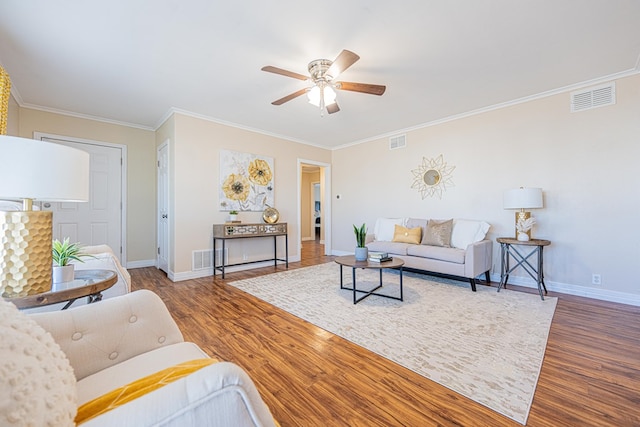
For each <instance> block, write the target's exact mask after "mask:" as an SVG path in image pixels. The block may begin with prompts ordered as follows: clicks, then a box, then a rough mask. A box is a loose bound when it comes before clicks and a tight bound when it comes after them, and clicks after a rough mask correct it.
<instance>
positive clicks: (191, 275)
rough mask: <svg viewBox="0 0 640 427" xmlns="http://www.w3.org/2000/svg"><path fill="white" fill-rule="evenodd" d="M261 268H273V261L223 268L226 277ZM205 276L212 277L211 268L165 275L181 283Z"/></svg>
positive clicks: (280, 263)
mask: <svg viewBox="0 0 640 427" xmlns="http://www.w3.org/2000/svg"><path fill="white" fill-rule="evenodd" d="M298 261H300V256H291V257H289V262H298ZM278 265H284V263H283V262H282V261H278ZM263 267H273V261H262V262H256V263H255V264H242V265H233V266H229V267H225V269H224V272H225V275H226V274H228V273H234V272H236V271H244V270H251V269H254V268H263ZM218 275H222V273H221V272H220V271H219V270H218V271H217V272H216V276H218ZM207 276H213V267H212V268H205V269H202V270H198V271H184V272H180V273H173V272H172V273H170V274H167V277H168V278H169V279H170V280H171V281H172V282H181V281H183V280H190V279H199V278H202V277H207ZM225 279H226V277H225Z"/></svg>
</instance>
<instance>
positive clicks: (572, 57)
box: [0, 0, 640, 147]
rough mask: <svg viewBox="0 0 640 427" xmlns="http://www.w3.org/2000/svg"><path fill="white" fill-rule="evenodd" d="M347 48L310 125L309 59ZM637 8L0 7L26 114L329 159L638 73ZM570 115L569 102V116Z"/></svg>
mask: <svg viewBox="0 0 640 427" xmlns="http://www.w3.org/2000/svg"><path fill="white" fill-rule="evenodd" d="M342 49H349V50H351V51H354V52H355V53H357V54H358V55H360V57H361V59H360V60H359V61H358V62H357V63H355V64H354V65H353V66H352V67H351V68H349V69H348V70H347V71H346V72H344V73H343V74H342V75H341V76H340V80H346V81H354V82H364V83H374V84H384V85H386V86H387V91H386V93H385V94H384V95H383V96H382V97H378V96H373V95H366V94H360V93H354V92H345V91H340V92H338V102H339V105H340V108H341V111H340V112H338V113H336V114H332V115H325V116H324V117H321V116H320V112H319V110H318V109H317V108H316V107H313V106H311V105H310V104H308V103H307V102H306V99H305V97H304V96H302V97H299V98H296V99H294V100H293V101H290V102H288V103H286V104H284V105H282V106H273V105H271V101H274V100H276V99H278V98H281V97H283V96H285V95H287V94H289V93H291V92H294V91H296V90H298V89H301V88H303V87H305V82H303V81H301V80H296V79H292V78H287V77H283V76H279V75H276V74H271V73H266V72H263V71H260V68H261V67H263V66H265V65H273V66H276V67H280V68H284V69H287V70H291V71H295V72H297V73H301V74H307V63H308V62H309V61H311V60H313V59H318V58H327V59H334V58H335V57H336V56H337V55H338V54H339V53H340V51H341V50H342ZM639 56H640V1H638V0H516V1H514V0H457V1H447V0H439V1H433V0H415V1H408V0H398V1H395V2H391V1H389V0H368V1H367V0H358V1H355V0H354V1H344V0H342V1H339V0H324V1H322V2H304V1H290V0H278V1H277V2H276V1H264V0H243V1H238V2H235V1H224V2H223V1H214V0H189V1H185V0H129V1H124V0H119V1H113V0H110V1H106V0H92V1H82V0H56V1H51V0H28V1H25V0H2V1H1V2H0V64H2V65H3V66H4V67H5V69H6V70H7V72H8V73H9V74H10V76H11V79H12V81H13V86H14V88H13V89H14V90H13V93H14V96H15V97H16V99H17V100H18V102H19V104H20V105H22V106H25V107H32V108H39V109H45V110H51V111H58V112H66V113H69V114H73V115H80V116H85V117H94V118H99V119H102V120H106V121H113V122H118V123H126V124H131V125H134V126H139V127H142V128H147V129H156V128H157V127H158V126H159V125H160V124H161V123H162V121H164V120H165V119H166V118H167V117H168V114H170V112H171V111H183V112H189V113H191V114H195V115H197V116H200V117H204V118H208V119H211V120H214V121H218V122H222V123H228V124H232V125H238V126H240V127H244V128H248V129H254V130H258V131H261V132H265V133H267V134H273V135H277V136H280V137H284V138H287V139H291V140H294V141H300V142H304V143H308V144H312V145H318V146H324V147H336V146H341V145H345V144H349V143H353V142H360V141H366V140H368V139H372V138H374V137H380V136H385V135H393V134H395V133H399V132H402V131H403V130H405V129H410V128H414V127H419V126H423V125H425V124H428V123H432V122H437V121H441V120H444V119H446V118H448V117H452V116H459V115H463V114H466V113H468V112H471V111H474V110H478V109H485V108H490V107H491V106H495V105H499V104H503V103H508V102H511V101H514V100H519V99H523V98H528V97H533V96H536V95H538V94H541V93H547V92H549V91H556V90H558V89H562V88H572V87H578V86H580V85H585V84H591V83H597V82H600V81H602V80H603V79H612V78H616V77H620V76H624V75H628V74H632V73H636V72H638V71H639V70H640V66H639V62H638V60H639ZM567 102H568V101H567ZM567 108H569V106H568V104H567Z"/></svg>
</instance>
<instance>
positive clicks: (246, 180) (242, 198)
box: [219, 150, 274, 212]
mask: <svg viewBox="0 0 640 427" xmlns="http://www.w3.org/2000/svg"><path fill="white" fill-rule="evenodd" d="M273 170H274V169H273V158H272V157H266V156H258V155H256V154H250V153H241V152H238V151H229V150H220V192H219V198H220V210H221V211H232V210H238V211H253V212H261V211H262V210H263V209H264V207H265V206H267V205H273V203H274V184H273Z"/></svg>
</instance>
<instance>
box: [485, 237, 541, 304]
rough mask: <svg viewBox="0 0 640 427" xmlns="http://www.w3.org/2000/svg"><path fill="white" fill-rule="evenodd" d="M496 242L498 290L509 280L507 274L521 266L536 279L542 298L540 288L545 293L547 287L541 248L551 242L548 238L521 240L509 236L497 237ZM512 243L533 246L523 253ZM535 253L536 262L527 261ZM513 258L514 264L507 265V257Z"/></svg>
mask: <svg viewBox="0 0 640 427" xmlns="http://www.w3.org/2000/svg"><path fill="white" fill-rule="evenodd" d="M496 240H497V241H498V243H500V255H501V256H500V258H501V267H500V286H498V292H500V289H501V288H502V287H503V286H504V287H505V288H506V287H507V280H509V274H510V273H511V272H512V271H513V270H515V269H516V268H517V267H519V266H522V268H523V269H524V271H526V272H527V273H528V274H529V276H531V277H532V278H533V280H535V281H536V283H537V285H538V292H539V293H540V298H542V300H544V296H543V295H542V290H543V289H544V293H545V294H546V293H547V287H546V286H545V284H544V271H543V269H542V249H543V248H544V247H545V246H549V245H550V244H551V242H550V241H549V240H543V239H531V240H526V241H521V240H517V239H513V238H510V237H498V238H497V239H496ZM514 245H520V246H529V247H533V249H532V250H531V251H530V252H529V253H528V254H525V253H523V252H521V251H519V250H518V249H517V248H515V247H514ZM534 254H537V255H538V256H537V263H536V264H535V265H534V264H532V263H531V262H529V258H530V257H531V256H533V255H534ZM510 257H511V258H513V259H514V261H516V264H515V265H514V266H513V267H510V266H509V258H510Z"/></svg>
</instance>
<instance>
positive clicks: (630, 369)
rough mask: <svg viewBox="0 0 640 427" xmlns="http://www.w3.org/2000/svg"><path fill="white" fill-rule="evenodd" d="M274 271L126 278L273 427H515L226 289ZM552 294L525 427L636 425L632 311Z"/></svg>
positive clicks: (311, 248)
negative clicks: (235, 375) (242, 379)
mask: <svg viewBox="0 0 640 427" xmlns="http://www.w3.org/2000/svg"><path fill="white" fill-rule="evenodd" d="M301 259H302V260H301V261H300V262H296V263H290V264H289V269H294V268H301V267H306V266H310V265H315V264H319V263H324V262H330V261H331V260H332V258H331V257H327V256H324V255H322V247H321V245H319V244H314V242H304V245H303V250H302V256H301ZM284 269H285V268H284V266H278V267H277V268H276V267H267V268H260V269H254V270H248V271H243V272H236V273H228V274H227V276H226V278H225V280H222V279H221V278H220V276H219V275H218V276H216V278H215V280H214V279H213V277H211V276H210V277H206V278H202V279H194V280H187V281H182V282H176V283H173V282H171V281H170V280H169V279H167V277H166V275H165V274H164V273H163V272H162V271H159V270H156V269H155V268H152V267H149V268H139V269H131V270H130V272H131V276H132V282H133V289H134V290H136V289H143V288H145V289H151V290H153V291H155V292H156V293H158V294H159V295H160V296H161V298H162V299H163V300H164V301H165V303H166V304H167V306H168V307H169V310H170V311H171V313H172V315H173V316H174V318H175V319H176V322H177V323H178V325H179V326H180V328H181V330H182V332H183V334H184V336H185V339H186V340H189V341H193V342H195V343H197V344H198V345H200V346H201V347H202V348H203V349H204V350H205V351H206V352H207V353H209V354H210V355H212V356H215V357H217V358H220V359H225V360H229V361H232V362H235V363H237V364H238V365H240V366H242V367H243V368H244V369H246V370H247V371H248V372H249V374H250V376H251V377H252V379H253V380H254V382H255V383H256V385H257V387H258V389H259V390H260V393H261V394H262V396H263V399H264V400H265V402H266V403H267V405H268V406H269V408H270V409H271V411H272V413H273V415H274V417H275V418H276V419H277V420H278V421H279V422H280V424H281V425H282V426H283V427H287V426H347V425H348V426H519V425H520V424H519V423H516V422H514V421H512V420H510V419H508V418H506V417H504V416H502V415H500V414H498V413H496V412H493V411H492V410H490V409H488V408H486V407H484V406H482V405H480V404H477V403H475V402H473V401H471V400H469V399H467V398H465V397H463V396H461V395H459V394H457V393H455V392H453V391H451V390H449V389H447V388H445V387H443V386H440V385H439V384H437V383H434V382H432V381H429V380H427V379H425V378H424V377H422V376H420V375H418V374H415V373H413V372H412V371H410V370H408V369H405V368H403V367H401V366H398V365H397V364H395V363H393V362H390V361H389V360H387V359H384V358H382V357H380V356H378V355H376V354H374V353H372V352H370V351H367V350H365V349H363V348H361V347H359V346H357V345H355V344H352V343H351V342H349V341H346V340H344V339H342V338H340V337H338V336H335V335H333V334H331V333H328V332H326V331H324V330H322V329H320V328H318V327H316V326H314V325H312V324H310V323H307V322H305V321H302V320H300V319H299V318H297V317H295V316H293V315H290V314H289V313H286V312H284V311H282V310H280V309H278V308H276V307H273V306H271V305H269V304H267V303H265V302H263V301H261V300H259V299H257V298H254V297H252V296H251V295H248V294H246V293H244V292H242V291H240V290H238V289H236V288H234V287H232V286H227V285H226V283H228V282H232V281H235V280H241V279H245V278H249V277H255V276H259V275H264V274H270V273H273V272H274V271H283V270H284ZM493 286H496V284H493ZM510 288H514V287H513V286H510ZM516 289H519V290H521V291H523V292H532V293H536V292H537V290H533V289H527V288H516ZM550 295H552V293H550ZM553 295H555V296H558V297H559V301H558V305H557V309H556V313H555V316H554V319H553V323H552V326H551V331H550V336H549V341H548V345H547V350H546V354H545V359H544V363H543V366H542V371H541V374H540V380H539V382H538V386H537V389H536V393H535V396H534V400H533V405H532V408H531V412H530V414H529V418H528V421H527V426H553V427H557V426H581V427H583V426H640V307H633V306H628V305H622V304H614V303H608V302H603V301H597V300H591V299H587V298H581V297H576V296H570V295H563V294H553ZM478 357H482V355H481V354H479V355H478Z"/></svg>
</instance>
